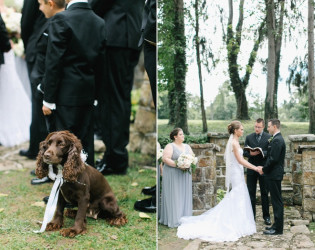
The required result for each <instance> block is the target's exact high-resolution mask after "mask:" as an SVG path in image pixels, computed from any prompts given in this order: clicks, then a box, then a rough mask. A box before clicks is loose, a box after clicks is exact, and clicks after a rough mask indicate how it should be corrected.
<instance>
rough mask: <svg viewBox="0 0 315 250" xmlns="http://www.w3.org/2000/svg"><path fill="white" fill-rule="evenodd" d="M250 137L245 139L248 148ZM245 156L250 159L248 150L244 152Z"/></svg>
mask: <svg viewBox="0 0 315 250" xmlns="http://www.w3.org/2000/svg"><path fill="white" fill-rule="evenodd" d="M248 143H249V142H248V136H246V139H245V144H244V146H245V147H246V146H249V145H248ZM243 156H244V157H247V158H249V157H250V153H249V151H248V150H244V152H243Z"/></svg>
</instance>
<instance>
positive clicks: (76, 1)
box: [66, 0, 88, 9]
mask: <svg viewBox="0 0 315 250" xmlns="http://www.w3.org/2000/svg"><path fill="white" fill-rule="evenodd" d="M87 2H88V1H87V0H72V1H70V2H69V3H68V5H67V8H66V9H68V8H69V7H70V6H71V5H72V4H74V3H87Z"/></svg>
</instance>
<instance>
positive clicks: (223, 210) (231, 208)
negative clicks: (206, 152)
mask: <svg viewBox="0 0 315 250" xmlns="http://www.w3.org/2000/svg"><path fill="white" fill-rule="evenodd" d="M228 132H229V134H230V138H229V140H228V143H227V145H226V149H225V155H224V157H225V162H226V180H225V185H226V187H227V194H226V195H225V197H224V199H223V200H222V201H221V202H220V203H219V204H218V205H217V206H215V207H213V208H211V209H210V210H208V211H207V212H205V213H203V214H202V215H199V216H188V217H182V218H181V219H180V223H181V224H180V226H179V227H178V229H177V236H178V237H179V238H183V239H185V240H188V239H196V238H198V239H201V240H205V241H215V242H223V241H236V240H238V239H239V238H240V237H243V236H246V235H251V234H254V233H256V225H255V219H254V215H253V210H252V207H251V202H250V198H249V193H248V190H247V186H246V184H245V179H244V170H243V166H244V167H246V168H249V169H253V170H255V171H257V172H258V168H257V167H255V166H254V165H252V164H250V163H249V162H248V161H246V160H244V158H243V156H242V155H243V150H242V149H241V147H240V144H239V137H241V136H242V135H243V132H244V129H243V126H242V124H241V122H239V121H233V122H232V123H231V124H230V125H229V126H228ZM230 185H231V187H232V190H231V191H229V189H230Z"/></svg>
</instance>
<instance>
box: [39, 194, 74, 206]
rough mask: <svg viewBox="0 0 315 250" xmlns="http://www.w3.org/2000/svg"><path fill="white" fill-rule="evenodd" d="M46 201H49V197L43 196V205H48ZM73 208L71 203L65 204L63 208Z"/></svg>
mask: <svg viewBox="0 0 315 250" xmlns="http://www.w3.org/2000/svg"><path fill="white" fill-rule="evenodd" d="M48 200H49V196H45V197H44V198H43V201H44V202H45V204H47V203H48ZM74 207H75V206H74V205H72V204H71V203H69V202H66V206H65V208H74Z"/></svg>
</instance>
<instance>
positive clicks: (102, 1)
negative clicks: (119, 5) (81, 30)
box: [89, 0, 116, 18]
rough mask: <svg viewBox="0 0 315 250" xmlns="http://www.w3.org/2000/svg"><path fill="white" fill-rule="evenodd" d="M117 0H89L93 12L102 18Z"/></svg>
mask: <svg viewBox="0 0 315 250" xmlns="http://www.w3.org/2000/svg"><path fill="white" fill-rule="evenodd" d="M115 1H116V0H89V4H90V6H91V8H92V10H93V11H94V12H95V14H96V15H98V16H99V17H101V18H104V15H105V13H106V12H107V11H108V10H109V9H110V8H111V7H112V6H113V4H114V3H115Z"/></svg>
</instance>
